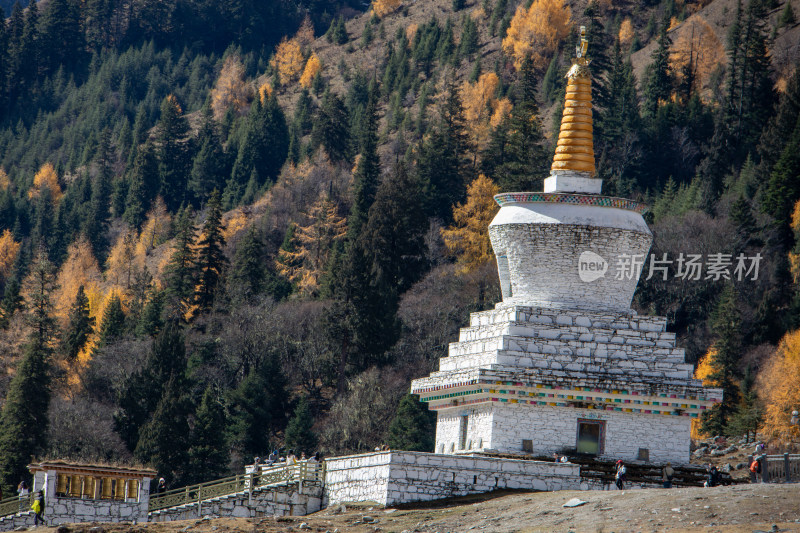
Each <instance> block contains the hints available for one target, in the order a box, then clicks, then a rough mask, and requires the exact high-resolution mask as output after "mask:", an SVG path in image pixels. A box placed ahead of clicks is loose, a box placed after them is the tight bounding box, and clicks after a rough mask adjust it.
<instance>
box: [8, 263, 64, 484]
mask: <svg viewBox="0 0 800 533" xmlns="http://www.w3.org/2000/svg"><path fill="white" fill-rule="evenodd" d="M54 290H55V275H54V268H53V265H52V263H50V260H49V259H48V257H47V254H46V253H45V252H44V251H43V250H40V251H39V252H38V255H37V256H36V260H35V261H34V263H33V264H32V265H31V273H30V274H29V276H28V278H26V280H25V283H24V286H23V293H24V294H25V295H26V307H27V317H26V318H27V320H28V323H29V324H30V326H31V333H30V334H29V336H28V341H27V343H26V345H25V348H24V352H23V356H22V359H21V360H20V363H19V366H18V368H17V371H16V373H15V374H14V377H13V378H12V380H11V384H10V385H9V389H8V393H7V395H6V399H5V403H4V404H3V410H2V413H0V480H1V481H0V483H2V484H3V486H4V487H5V488H6V489H7V490H8V493H11V492H12V491H13V487H14V486H16V484H17V483H18V482H19V480H20V479H23V478H27V477H28V472H27V465H28V463H30V461H31V459H32V458H33V457H34V456H35V455H37V454H39V453H41V452H43V451H44V450H45V445H46V435H47V425H48V423H47V409H48V405H49V404H50V373H49V365H50V359H51V357H52V346H51V343H52V337H53V335H54V333H55V321H54V320H53V318H52V311H53V305H52V303H51V301H50V295H51V294H52V292H53V291H54Z"/></svg>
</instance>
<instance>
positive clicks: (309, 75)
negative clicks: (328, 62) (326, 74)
mask: <svg viewBox="0 0 800 533" xmlns="http://www.w3.org/2000/svg"><path fill="white" fill-rule="evenodd" d="M321 69H322V63H320V61H319V57H317V54H315V53H313V52H312V53H311V55H310V56H309V58H308V61H306V68H305V69H304V70H303V75H302V76H300V85H302V86H303V87H305V88H306V89H308V88H310V87H311V83H312V82H313V81H314V76H316V75H317V73H318V72H319V71H320V70H321Z"/></svg>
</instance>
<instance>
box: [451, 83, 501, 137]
mask: <svg viewBox="0 0 800 533" xmlns="http://www.w3.org/2000/svg"><path fill="white" fill-rule="evenodd" d="M499 85H500V78H498V77H497V74H495V73H494V72H487V73H486V74H481V76H480V77H479V78H478V79H477V80H476V81H475V83H470V82H468V81H465V82H464V84H463V85H462V86H461V102H462V104H463V106H464V120H465V121H466V123H467V131H468V132H469V136H470V137H471V139H472V144H473V146H475V148H476V151H478V152H479V151H481V150H483V149H484V148H485V147H486V143H487V142H488V140H489V133H490V132H491V128H490V123H489V121H490V119H491V117H492V114H493V113H494V108H495V107H496V105H497V87H498V86H499Z"/></svg>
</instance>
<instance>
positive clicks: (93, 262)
mask: <svg viewBox="0 0 800 533" xmlns="http://www.w3.org/2000/svg"><path fill="white" fill-rule="evenodd" d="M56 283H57V284H58V289H57V290H56V293H55V295H54V298H53V303H54V305H55V312H56V316H57V317H58V318H59V320H61V321H62V322H63V321H65V320H66V319H67V315H68V313H69V308H70V307H71V306H72V304H73V303H74V302H75V295H76V294H77V293H78V288H79V287H80V286H81V285H83V287H84V291H85V292H86V295H87V297H89V298H90V303H91V296H90V295H91V293H93V292H96V291H99V290H100V288H101V286H102V285H103V276H102V274H101V273H100V267H99V265H98V264H97V259H96V258H95V256H94V252H93V251H92V245H91V244H89V241H87V240H86V238H85V237H81V238H79V239H78V240H77V241H75V242H73V243H72V244H71V245H70V246H69V248H68V249H67V259H66V260H65V261H64V264H63V265H61V268H60V269H59V271H58V276H57V277H56Z"/></svg>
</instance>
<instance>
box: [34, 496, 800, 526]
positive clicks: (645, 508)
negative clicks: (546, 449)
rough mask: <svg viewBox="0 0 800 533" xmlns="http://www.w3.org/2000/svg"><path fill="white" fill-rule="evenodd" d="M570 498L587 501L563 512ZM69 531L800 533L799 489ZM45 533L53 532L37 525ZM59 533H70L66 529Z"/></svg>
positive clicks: (483, 500) (499, 501) (470, 502)
mask: <svg viewBox="0 0 800 533" xmlns="http://www.w3.org/2000/svg"><path fill="white" fill-rule="evenodd" d="M572 498H579V499H580V500H582V501H585V502H586V503H585V504H584V505H581V506H579V507H573V508H565V507H563V504H564V503H566V502H567V501H569V500H570V499H572ZM68 527H69V530H70V532H71V533H115V532H120V533H121V532H123V531H124V532H129V531H130V532H136V533H254V532H268V533H274V532H288V531H297V532H301V531H312V532H329V533H334V532H337V531H338V532H339V533H374V532H378V531H380V532H387V533H388V532H397V533H401V532H406V533H412V532H420V533H421V532H424V533H436V532H438V533H447V532H452V533H454V532H469V531H476V532H477V531H486V532H491V533H504V532H548V533H549V532H565V533H566V532H569V531H573V532H576V533H578V532H584V531H586V532H603V533H609V532H617V533H622V532H628V531H630V532H639V531H646V532H649V531H690V532H701V531H702V532H705V533H710V532H716V531H724V532H732V533H734V532H735V533H744V532H747V533H754V532H758V531H765V532H766V531H799V532H800V484H788V485H778V484H775V485H772V484H770V485H760V484H758V485H749V484H748V485H733V486H728V487H716V488H709V489H704V488H683V489H669V490H667V489H635V490H626V491H622V492H620V491H616V490H614V491H607V492H603V491H586V492H581V491H561V492H502V493H494V494H492V495H489V496H480V497H468V498H459V499H454V500H449V501H445V502H438V503H433V504H427V505H416V506H414V507H408V508H400V509H394V508H389V509H382V508H380V507H378V506H371V505H358V506H347V507H346V509H345V510H344V511H342V509H341V507H340V506H336V507H332V508H329V509H325V510H322V511H320V512H318V513H315V514H312V515H309V516H304V517H284V518H273V517H267V518H260V519H259V518H257V519H245V518H206V519H202V520H184V521H180V522H169V523H163V524H141V525H130V524H80V525H74V526H72V525H70V526H68ZM36 531H37V532H41V533H46V532H49V531H52V532H54V533H55V531H56V530H55V528H38V529H37V530H36ZM60 533H66V532H65V531H63V528H62V531H61V532H60Z"/></svg>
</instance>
